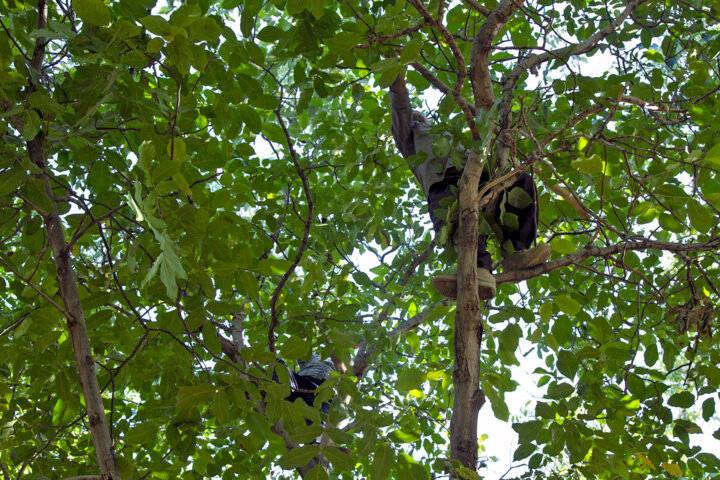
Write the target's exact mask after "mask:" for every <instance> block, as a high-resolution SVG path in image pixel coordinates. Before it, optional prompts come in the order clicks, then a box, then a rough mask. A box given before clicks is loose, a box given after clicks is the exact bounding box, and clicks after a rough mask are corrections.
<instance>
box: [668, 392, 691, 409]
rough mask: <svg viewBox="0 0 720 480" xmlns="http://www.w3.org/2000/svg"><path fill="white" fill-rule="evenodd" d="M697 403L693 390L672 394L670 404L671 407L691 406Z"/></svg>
mask: <svg viewBox="0 0 720 480" xmlns="http://www.w3.org/2000/svg"><path fill="white" fill-rule="evenodd" d="M694 404H695V395H693V394H692V392H688V391H685V392H679V393H675V394H673V395H671V396H670V398H669V399H668V405H670V406H671V407H680V408H690V407H692V406H693V405H694Z"/></svg>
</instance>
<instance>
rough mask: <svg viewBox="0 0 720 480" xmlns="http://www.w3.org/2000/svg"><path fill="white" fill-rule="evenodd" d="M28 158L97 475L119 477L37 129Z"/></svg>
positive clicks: (37, 59)
mask: <svg viewBox="0 0 720 480" xmlns="http://www.w3.org/2000/svg"><path fill="white" fill-rule="evenodd" d="M47 12H48V2H47V0H39V1H38V20H37V28H38V30H42V29H45V28H46V25H47ZM45 45H46V39H45V38H44V37H39V38H38V39H37V40H36V42H35V49H34V51H33V56H32V62H31V63H32V67H33V68H34V69H35V70H36V71H37V72H38V73H39V74H40V75H42V63H43V58H44V55H45ZM34 90H35V85H34V83H33V81H32V80H30V88H29V89H28V92H29V93H32V91H34ZM27 149H28V154H29V156H30V160H31V161H32V162H33V163H34V164H35V165H37V166H38V167H39V168H40V170H41V171H42V174H41V178H42V180H43V182H44V184H45V195H47V197H48V199H50V201H51V205H52V206H51V208H50V211H49V212H42V216H43V219H44V221H45V226H46V228H47V231H48V238H49V242H50V247H51V248H52V252H53V260H54V262H55V268H56V269H57V278H58V285H59V288H60V297H61V298H62V301H63V304H64V305H65V310H66V311H67V313H68V320H67V328H68V331H69V333H70V340H71V342H72V347H73V352H74V353H75V361H76V362H77V366H78V372H79V374H80V385H81V387H82V391H83V397H84V398H85V409H86V411H87V416H88V424H89V427H90V435H91V437H92V441H93V446H94V447H95V454H96V455H97V459H98V463H99V465H100V473H101V478H102V479H103V480H120V478H121V477H120V473H119V471H118V466H117V461H116V459H115V451H114V446H113V442H112V438H111V437H110V431H109V429H108V424H107V420H106V418H105V407H104V406H103V401H102V395H101V394H100V386H99V385H98V380H97V375H96V373H95V360H94V359H93V355H92V350H91V348H90V340H89V338H88V334H87V328H86V326H85V313H84V311H83V307H82V301H81V299H80V292H79V291H78V286H77V280H76V278H75V272H74V270H73V266H72V262H71V260H70V252H69V250H68V248H67V242H66V241H65V234H64V231H63V226H62V220H61V218H60V214H59V211H58V200H57V198H56V197H55V196H54V195H53V191H52V187H51V185H50V177H49V174H48V172H47V165H46V162H45V152H44V135H43V132H42V131H40V133H38V134H37V135H36V136H35V138H33V139H32V140H30V141H28V142H27Z"/></svg>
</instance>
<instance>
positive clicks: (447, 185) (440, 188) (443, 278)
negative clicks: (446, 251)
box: [427, 174, 495, 300]
mask: <svg viewBox="0 0 720 480" xmlns="http://www.w3.org/2000/svg"><path fill="white" fill-rule="evenodd" d="M458 180H460V176H459V174H458V176H450V177H446V178H445V180H444V181H442V182H439V183H436V184H434V185H432V186H431V187H430V191H429V192H428V199H427V200H428V213H429V214H430V221H432V224H433V229H434V230H435V233H438V232H439V231H440V229H441V228H442V226H443V225H444V224H445V219H444V218H439V217H438V216H437V215H435V212H436V211H437V210H438V209H439V208H441V206H440V201H441V200H442V199H444V198H448V197H453V198H454V197H455V195H454V194H453V192H452V187H456V186H457V182H458ZM477 267H478V270H477V272H478V282H477V283H478V295H479V296H480V299H482V300H487V299H490V298H492V297H494V296H495V279H494V278H493V276H492V274H491V273H490V270H491V258H490V254H489V253H488V252H487V238H486V237H485V236H484V235H478V245H477ZM432 284H433V287H434V288H435V290H437V292H438V293H440V294H442V295H444V296H446V297H448V298H457V275H456V274H452V275H439V276H437V277H435V278H433V282H432Z"/></svg>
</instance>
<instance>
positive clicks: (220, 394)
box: [212, 389, 232, 425]
mask: <svg viewBox="0 0 720 480" xmlns="http://www.w3.org/2000/svg"><path fill="white" fill-rule="evenodd" d="M212 413H213V415H215V418H216V419H217V422H218V425H226V424H228V423H230V421H231V420H232V418H231V417H230V399H229V398H228V396H227V393H225V390H223V389H219V390H217V391H216V392H215V394H214V395H213V403H212Z"/></svg>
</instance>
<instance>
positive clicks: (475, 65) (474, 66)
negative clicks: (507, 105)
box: [470, 0, 524, 110]
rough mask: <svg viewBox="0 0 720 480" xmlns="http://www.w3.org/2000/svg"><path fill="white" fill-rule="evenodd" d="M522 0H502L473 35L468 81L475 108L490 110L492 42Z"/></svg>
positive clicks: (492, 99) (493, 100)
mask: <svg viewBox="0 0 720 480" xmlns="http://www.w3.org/2000/svg"><path fill="white" fill-rule="evenodd" d="M523 1H524V0H502V1H501V2H500V4H499V5H498V6H497V8H495V9H494V10H493V11H492V12H491V13H490V15H489V16H488V18H487V20H485V22H484V23H483V24H482V27H480V30H479V31H478V33H477V35H475V39H474V40H473V45H472V52H471V57H470V81H471V82H472V87H473V96H474V98H475V108H478V109H480V108H481V109H483V110H490V109H491V108H492V106H493V104H494V103H495V96H494V95H493V91H492V84H491V83H490V70H489V68H488V65H489V63H490V52H491V51H492V44H493V41H494V40H495V36H497V34H498V32H499V31H500V29H501V28H502V27H503V25H505V22H507V20H508V18H510V16H511V15H512V14H513V13H515V11H517V9H519V8H520V6H521V5H522V3H523Z"/></svg>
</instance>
